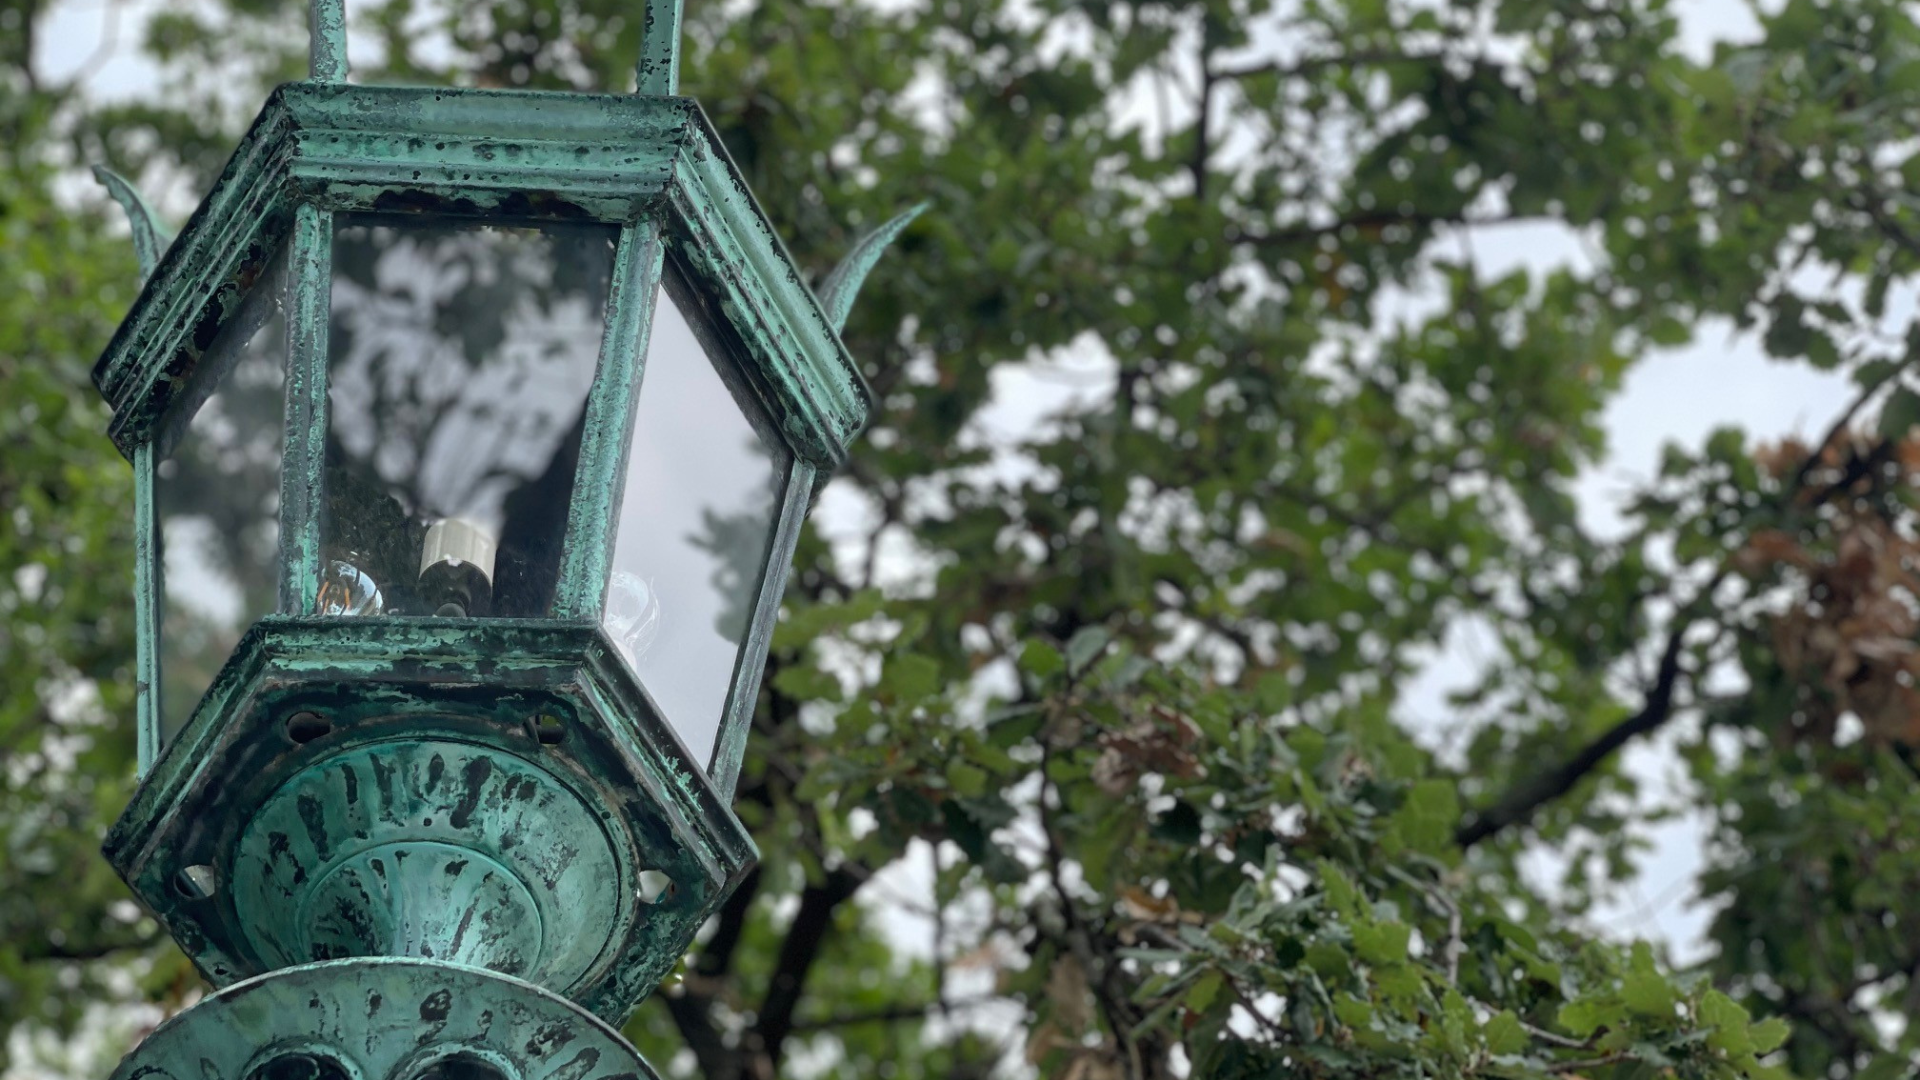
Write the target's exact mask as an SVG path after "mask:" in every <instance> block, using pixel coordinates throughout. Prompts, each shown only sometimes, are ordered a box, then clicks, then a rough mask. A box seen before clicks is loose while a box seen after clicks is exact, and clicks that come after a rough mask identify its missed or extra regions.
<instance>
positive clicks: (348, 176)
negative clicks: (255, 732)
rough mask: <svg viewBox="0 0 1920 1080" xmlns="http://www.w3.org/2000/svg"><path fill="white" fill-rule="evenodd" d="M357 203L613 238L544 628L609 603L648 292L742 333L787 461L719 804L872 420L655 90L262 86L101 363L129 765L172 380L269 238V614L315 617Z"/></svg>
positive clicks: (789, 268) (203, 342) (842, 353)
mask: <svg viewBox="0 0 1920 1080" xmlns="http://www.w3.org/2000/svg"><path fill="white" fill-rule="evenodd" d="M355 212H364V213H375V214H382V215H394V216H401V215H412V216H421V217H432V218H436V219H442V220H459V219H466V220H473V221H484V222H488V223H502V222H506V223H513V224H533V223H542V222H567V223H578V222H598V223H603V224H608V225H613V226H616V227H618V228H619V229H620V239H619V245H618V248H617V249H616V252H615V256H614V259H615V261H614V284H613V292H612V295H611V298H610V300H609V308H608V311H607V318H606V330H605V337H604V339H603V341H602V346H601V353H600V361H599V369H598V371H597V373H596V375H595V378H594V384H593V389H592V391H591V392H590V394H589V396H588V399H587V406H586V410H587V411H586V421H585V437H584V439H583V442H582V445H581V452H580V464H579V469H578V472H577V473H576V476H575V482H574V492H575V494H576V497H575V499H574V500H573V502H572V505H571V510H570V518H569V520H568V522H567V532H566V541H565V549H564V550H565V555H564V557H563V562H562V564H561V570H560V584H559V588H558V591H557V595H556V599H555V603H554V610H553V612H552V615H553V619H554V620H555V621H556V622H560V623H576V624H577V623H595V624H597V623H598V621H599V618H600V615H601V612H602V605H603V604H604V602H605V593H606V581H607V574H608V561H609V557H610V552H611V550H612V541H613V529H614V525H615V523H616V522H617V521H618V506H617V501H618V497H619V492H620V481H621V478H622V475H623V472H624V469H625V467H626V459H627V450H628V438H629V436H630V433H631V424H632V417H633V411H634V406H635V403H636V401H637V399H638V394H639V388H640V382H641V379H642V378H644V371H643V370H642V368H643V364H642V361H643V358H644V357H645V351H646V341H647V332H648V329H649V323H650V319H651V315H652V306H653V300H654V297H655V295H656V291H657V289H658V287H659V286H660V285H661V284H662V282H663V280H664V278H665V276H666V275H667V274H669V273H678V274H680V275H682V277H683V280H685V282H686V283H687V285H688V287H689V288H688V292H689V293H690V294H692V295H693V296H695V297H697V298H699V300H700V301H702V303H701V305H700V307H701V313H702V316H704V319H705V321H706V322H707V324H708V327H709V328H710V329H713V330H716V331H718V333H719V336H720V337H721V338H722V339H723V340H724V341H726V343H727V344H728V345H730V346H732V347H731V348H728V349H727V352H728V353H729V354H730V355H731V356H732V357H733V358H734V360H735V361H736V363H737V364H738V366H739V368H740V369H741V373H742V374H743V375H744V376H745V377H746V380H747V382H748V383H749V385H750V386H751V388H752V390H753V391H754V392H755V396H756V397H757V398H758V399H759V403H760V404H761V405H762V407H763V408H764V410H765V412H766V414H767V416H768V417H769V418H770V419H771V420H772V426H773V427H774V429H775V431H776V432H777V434H778V436H779V437H780V439H781V440H782V441H783V442H784V443H785V444H786V447H787V449H788V450H789V451H791V454H792V465H791V467H790V471H789V473H788V476H787V478H786V485H785V490H786V494H785V497H784V499H783V502H782V505H781V507H780V511H779V515H778V518H777V522H776V524H775V528H774V541H773V544H772V546H771V549H770V552H769V555H768V558H767V561H766V565H767V569H766V571H765V572H764V574H763V576H762V583H761V588H760V595H759V597H758V600H757V602H756V604H755V611H754V615H753V618H752V622H751V631H750V634H749V636H748V643H747V646H746V648H745V649H744V650H743V652H742V656H741V660H740V662H739V664H738V665H737V669H736V674H735V677H734V685H733V689H732V693H731V694H730V695H729V703H728V706H727V709H726V712H725V715H724V718H723V720H722V723H721V728H720V736H719V739H718V741H717V742H716V745H715V748H714V754H713V758H712V760H711V762H710V763H709V767H707V768H706V772H707V774H708V776H710V777H711V778H712V781H713V783H714V784H715V786H716V790H717V791H718V792H719V794H720V796H721V798H722V799H723V800H725V799H729V798H731V796H732V792H733V786H734V783H735V780H736V778H737V776H738V772H739V768H740V763H741V759H742V755H743V753H744V750H745V744H746V728H747V720H748V718H749V717H748V714H749V713H750V711H751V709H752V698H753V692H754V691H755V689H756V688H757V685H758V678H759V670H760V668H761V667H762V665H763V664H764V661H765V655H766V642H767V637H768V633H769V630H770V627H771V623H772V619H773V616H774V614H775V607H776V605H777V603H778V598H779V595H780V590H781V588H782V587H783V586H784V585H785V581H786V576H787V567H788V564H789V563H790V562H791V559H792V553H793V545H794V543H795V541H796V539H797V537H798V534H799V528H800V524H801V522H802V520H803V519H804V517H805V514H806V511H807V508H808V505H809V503H810V501H811V497H812V494H813V491H814V488H815V484H816V481H817V480H818V479H820V478H823V477H825V476H828V475H831V473H832V472H833V471H834V470H835V469H836V468H837V467H838V466H839V465H840V463H841V462H842V461H844V460H845V457H846V448H847V445H848V444H849V443H850V442H851V441H852V439H853V438H854V437H855V436H856V435H857V434H858V433H859V432H860V430H861V428H862V427H863V426H864V424H865V422H866V418H867V415H868V413H869V411H870V409H871V404H870V397H869V393H870V392H869V391H868V389H867V387H866V384H865V381H864V380H863V379H862V377H861V375H860V372H859V369H858V368H857V367H856V366H855V365H854V363H853V360H852V358H851V357H849V356H848V355H847V353H846V349H845V346H843V345H842V344H841V343H840V339H839V335H838V334H837V333H835V331H834V327H833V326H832V325H831V324H830V323H829V322H828V317H827V314H826V312H825V311H823V310H822V308H821V306H820V304H819V302H818V301H817V300H816V299H815V298H814V296H813V294H812V293H811V292H810V291H809V290H808V289H807V288H806V287H805V286H804V285H802V283H801V282H802V280H803V279H802V277H801V274H800V272H799V270H798V268H797V267H796V266H795V265H794V263H793V260H792V258H791V256H789V255H788V254H787V252H786V250H785V248H784V247H783V246H782V245H781V243H780V241H779V239H778V238H777V237H776V236H775V234H774V232H773V228H772V226H771V225H770V224H769V223H768V221H767V219H766V216H765V215H764V213H762V212H761V210H760V209H759V207H758V206H757V204H756V203H755V202H754V200H753V197H752V195H751V194H750V193H749V192H748V191H747V188H746V186H745V184H744V182H743V181H742V180H741V179H740V176H739V173H738V170H736V169H735V168H734V166H733V163H732V162H731V160H729V158H728V157H727V155H726V151H725V149H724V148H723V147H722V146H721V144H720V141H719V137H718V136H717V135H716V134H715V133H714V131H713V128H712V125H711V124H709V123H708V122H707V120H706V117H705V115H704V114H703V113H702V112H701V110H700V107H699V105H698V104H697V103H695V102H694V101H693V100H691V99H689V98H670V97H659V96H645V95H587V94H552V93H538V92H528V91H504V90H464V89H461V90H443V89H430V88H418V87H394V86H358V85H350V84H345V83H293V84H289V85H286V86H282V87H280V88H279V89H278V90H276V91H274V93H273V95H272V97H270V98H269V99H268V101H267V104H266V107H265V108H264V109H263V110H262V112H261V114H260V117H259V118H258V119H257V120H256V121H255V122H254V124H253V127H252V129H251V130H250V131H249V132H248V134H247V136H246V138H245V139H244V140H243V141H242V142H241V144H240V147H239V149H238V150H236V151H235V153H234V156H233V158H232V160H231V161H230V162H229V163H228V165H227V168H226V169H225V170H224V171H223V172H222V174H221V176H220V179H219V180H218V181H217V182H216V183H215V185H214V188H213V191H212V193H211V194H209V195H208V197H207V199H206V201H205V202H204V203H203V204H202V205H201V208H200V209H199V210H198V211H197V212H196V213H195V214H194V215H193V217H192V219H191V220H189V221H188V223H187V225H186V226H185V228H184V229H183V230H182V231H181V235H180V237H179V239H178V240H176V241H175V242H174V244H173V246H172V247H171V248H170V249H169V250H168V251H167V254H166V256H165V257H164V258H162V259H161V260H160V262H159V264H158V265H157V267H156V268H155V271H154V273H153V275H152V277H151V278H150V279H149V281H148V283H147V286H146V289H145V290H144V291H143V292H142V293H141V295H140V297H139V299H138V300H137V301H136V302H135V304H134V306H133V309H132V311H131V312H130V313H129V314H128V316H127V319H126V321H125V322H124V323H123V324H122V325H121V327H120V329H119V331H118V332H117V333H116V334H115V335H114V337H113V340H112V342H111V343H110V344H109V345H108V347H107V351H106V353H105V354H104V355H103V357H102V358H101V360H100V362H99V364H98V366H97V367H96V368H95V370H94V379H95V382H96V384H97V385H98V386H99V388H100V392H101V394H102V395H104V396H105V397H106V399H107V401H108V403H109V404H110V405H112V406H113V408H114V417H113V422H112V426H111V427H110V428H109V434H110V435H111V437H112V438H113V440H114V442H115V443H116V444H117V445H118V446H119V447H120V449H121V451H122V452H123V453H124V454H126V455H127V457H128V458H129V459H130V460H131V461H132V462H133V465H134V476H135V484H136V499H137V500H138V502H137V507H136V512H137V515H138V517H137V520H136V533H135V536H136V544H137V545H138V547H137V553H138V562H137V565H138V567H139V568H140V570H141V574H140V579H139V580H138V581H137V582H136V586H135V588H136V592H135V601H136V611H137V617H138V619H139V628H140V633H139V642H140V645H141V648H140V655H139V665H140V667H139V687H140V688H141V690H142V692H141V693H140V694H139V695H138V699H137V704H136V708H137V710H138V713H137V715H138V725H139V733H140V740H139V742H140V761H141V766H142V770H143V771H145V770H147V769H149V768H152V767H154V765H155V764H156V761H157V759H158V757H159V756H160V755H159V753H158V750H159V742H160V740H159V723H160V721H159V716H158V708H157V698H156V695H155V694H154V693H152V690H153V688H155V687H156V686H157V684H158V678H159V676H160V673H159V671H158V670H157V665H158V660H157V656H158V648H157V642H158V637H159V625H158V614H159V592H158V589H159V582H158V581H157V574H155V573H154V570H155V568H156V567H157V565H158V563H157V560H156V547H157V545H156V538H157V519H156V515H155V512H154V498H153V492H154V485H155V466H156V464H157V461H156V457H157V456H158V455H157V454H156V453H155V449H156V446H157V445H158V440H159V439H160V438H161V437H162V436H163V435H164V433H165V432H166V431H167V430H168V427H169V425H174V424H182V423H184V421H185V419H187V417H185V416H182V415H181V414H182V413H183V412H187V411H190V407H191V405H192V404H193V402H192V401H191V400H190V398H189V396H188V395H187V394H186V393H185V392H184V391H185V388H186V387H187V386H189V385H190V381H191V380H192V379H193V378H194V376H195V374H196V369H197V367H198V364H199V362H200V360H201V358H202V357H203V356H204V355H205V353H206V352H207V350H208V349H209V348H210V347H211V346H212V344H213V343H214V342H215V340H216V339H217V337H218V335H219V332H220V330H221V329H222V328H223V327H224V326H225V325H226V323H227V322H228V321H229V320H231V319H232V318H233V317H234V316H235V314H236V313H237V312H238V311H239V309H240V306H241V304H242V302H243V301H244V300H245V299H246V296H247V294H248V292H249V290H250V289H251V287H252V286H253V285H254V283H255V282H256V281H258V280H260V279H261V278H262V277H263V276H264V274H265V272H266V270H267V268H268V265H269V263H270V262H271V261H272V260H273V259H274V258H275V257H276V255H277V254H278V252H279V251H280V249H281V247H282V245H285V246H286V250H287V271H286V273H287V289H288V300H287V305H286V307H287V336H288V341H287V346H288V350H287V351H288V367H287V381H286V386H287V411H286V425H287V434H286V442H285V452H284V453H285V456H284V457H283V458H282V461H281V477H282V479H281V484H282V486H281V503H280V506H281V509H280V535H281V564H282V570H283V573H282V575H281V595H280V615H279V616H277V617H274V618H273V621H274V622H280V621H284V620H295V621H297V620H301V619H304V618H317V617H318V616H317V615H316V613H315V607H314V605H315V598H314V596H313V595H312V593H311V591H310V590H306V589H303V588H301V587H300V584H299V583H303V582H307V581H313V580H317V579H318V577H319V573H320V566H321V549H320V517H321V515H320V505H319V499H320V493H321V476H320V474H321V470H322V468H323V464H324V461H323V459H324V447H323V439H324V436H325V432H326V423H327V398H326V393H327V389H326V388H327V372H326V367H327V332H328V326H327V320H328V314H329V300H328V298H329V295H330V290H331V270H332V263H331V258H330V251H331V247H332V242H333V218H334V215H336V214H342V213H355ZM183 406H185V407H183ZM599 494H604V495H605V496H606V499H605V500H604V501H601V500H596V499H595V498H594V496H595V495H599ZM333 621H334V620H331V619H328V620H326V622H327V623H332V622H333ZM522 621H526V620H522ZM425 625H430V626H431V627H432V635H431V636H432V637H433V638H434V639H435V640H436V641H442V642H444V641H447V640H448V639H447V637H446V635H447V634H449V633H456V631H451V630H449V629H448V628H447V627H446V625H445V620H434V621H431V622H429V623H427V624H425ZM477 658H478V656H477V654H476V659H477ZM655 719H658V718H657V717H656V718H655Z"/></svg>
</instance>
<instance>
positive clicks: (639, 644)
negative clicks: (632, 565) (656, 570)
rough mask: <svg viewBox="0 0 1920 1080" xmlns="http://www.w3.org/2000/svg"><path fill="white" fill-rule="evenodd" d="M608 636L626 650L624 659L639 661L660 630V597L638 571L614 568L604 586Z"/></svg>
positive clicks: (630, 661) (605, 624) (605, 621)
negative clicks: (631, 571)
mask: <svg viewBox="0 0 1920 1080" xmlns="http://www.w3.org/2000/svg"><path fill="white" fill-rule="evenodd" d="M603 625H604V626H605V627H606V629H607V636H608V637H610V638H612V639H613V643H614V644H615V645H616V646H618V647H619V649H620V651H621V652H622V653H624V654H626V657H627V663H629V664H632V663H636V662H638V661H639V659H640V657H641V656H643V655H645V654H646V651H647V647H648V646H650V645H652V644H653V639H654V638H655V637H658V636H659V634H660V601H659V598H658V595H657V594H656V593H655V592H654V590H653V587H652V586H651V585H649V584H648V583H647V582H645V581H643V580H641V579H640V577H639V576H638V575H635V574H629V573H627V572H625V571H615V572H614V575H613V580H612V581H611V582H610V583H609V585H608V587H607V615H606V619H605V620H604V623H603Z"/></svg>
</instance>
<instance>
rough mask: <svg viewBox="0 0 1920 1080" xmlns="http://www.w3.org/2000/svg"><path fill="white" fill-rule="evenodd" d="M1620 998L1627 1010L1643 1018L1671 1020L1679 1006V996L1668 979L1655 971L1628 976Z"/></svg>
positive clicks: (1638, 972) (1633, 973)
mask: <svg viewBox="0 0 1920 1080" xmlns="http://www.w3.org/2000/svg"><path fill="white" fill-rule="evenodd" d="M1620 997H1621V1000H1622V1001H1625V1002H1626V1005H1627V1008H1629V1009H1632V1010H1633V1011H1634V1012H1635V1013H1638V1014H1639V1015H1641V1016H1647V1017H1656V1018H1660V1019H1667V1020H1671V1019H1672V1018H1673V1014H1674V1009H1675V1008H1676V1007H1677V1006H1678V1005H1679V1003H1680V998H1679V995H1677V994H1676V993H1674V990H1673V984H1672V983H1670V982H1668V981H1667V979H1666V977H1665V976H1663V975H1661V974H1659V973H1658V972H1653V971H1635V972H1630V973H1629V974H1628V975H1627V978H1626V983H1625V985H1624V986H1622V987H1621V991H1620Z"/></svg>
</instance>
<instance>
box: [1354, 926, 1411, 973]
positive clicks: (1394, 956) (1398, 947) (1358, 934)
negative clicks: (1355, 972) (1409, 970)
mask: <svg viewBox="0 0 1920 1080" xmlns="http://www.w3.org/2000/svg"><path fill="white" fill-rule="evenodd" d="M1412 937H1413V928H1412V927H1410V926H1408V925H1407V924H1406V923H1402V922H1382V923H1375V924H1373V925H1372V926H1356V927H1354V928H1353V951H1354V952H1355V953H1357V954H1358V955H1359V957H1360V959H1362V960H1365V961H1366V962H1367V963H1369V964H1396V963H1399V962H1400V961H1402V960H1405V959H1406V958H1407V946H1408V944H1409V943H1410V942H1411V941H1412Z"/></svg>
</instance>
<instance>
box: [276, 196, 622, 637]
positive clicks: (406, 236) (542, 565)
mask: <svg viewBox="0 0 1920 1080" xmlns="http://www.w3.org/2000/svg"><path fill="white" fill-rule="evenodd" d="M618 235H619V234H618V231H617V230H616V229H615V228H614V227H612V226H607V225H576V224H567V225H560V224H543V225H538V226H526V227H506V226H499V225H476V224H467V223H451V222H443V221H434V220H420V219H415V220H405V219H392V218H385V219H383V218H370V217H358V216H343V217H341V218H340V219H339V222H338V225H337V226H336V229H335V233H334V242H333V307H332V311H333V316H332V322H331V325H330V328H329V336H328V359H327V404H328V410H327V415H328V419H327V442H326V474H325V477H324V479H323V486H324V491H325V499H324V511H323V515H324V517H323V522H322V527H321V562H320V565H321V574H320V580H319V581H317V582H313V583H312V584H311V588H313V589H314V590H315V592H314V595H315V598H316V601H317V610H318V611H319V612H320V613H321V614H323V615H428V616H432V615H442V616H475V617H478V616H492V617H501V618H532V617H542V616H545V615H547V614H548V611H549V609H550V607H551V606H552V603H553V595H554V587H555V584H556V581H557V578H558V574H559V568H560V562H561V545H562V543H563V542H564V540H565V539H566V529H567V515H568V508H569V506H570V504H571V502H572V498H573V480H574V468H575V465H576V464H577V461H578V458H579V452H580V439H581V425H582V422H583V418H584V412H585V407H586V399H587V391H588V389H589V388H590V387H591V386H592V384H593V376H594V370H595V367H596V365H597V363H598V359H599V353H600V338H601V334H602V331H603V329H604V327H605V322H606V309H607V296H608V292H609V289H610V285H611V281H612V277H613V253H614V246H615V243H616V241H617V239H618Z"/></svg>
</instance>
